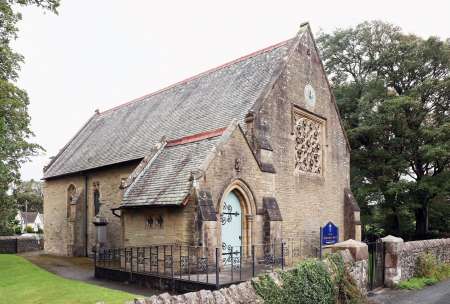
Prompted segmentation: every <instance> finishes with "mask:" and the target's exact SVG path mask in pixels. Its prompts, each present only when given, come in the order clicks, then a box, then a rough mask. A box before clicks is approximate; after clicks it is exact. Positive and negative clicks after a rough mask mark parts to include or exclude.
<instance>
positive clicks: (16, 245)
mask: <svg viewBox="0 0 450 304" xmlns="http://www.w3.org/2000/svg"><path fill="white" fill-rule="evenodd" d="M43 249H44V239H40V240H39V239H36V238H34V237H15V236H12V237H11V236H2V237H0V253H21V252H28V251H37V250H43Z"/></svg>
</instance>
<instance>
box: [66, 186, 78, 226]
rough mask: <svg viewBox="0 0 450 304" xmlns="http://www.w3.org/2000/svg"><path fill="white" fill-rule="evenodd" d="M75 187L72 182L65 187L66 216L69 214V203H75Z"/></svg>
mask: <svg viewBox="0 0 450 304" xmlns="http://www.w3.org/2000/svg"><path fill="white" fill-rule="evenodd" d="M76 194H77V188H75V186H74V185H73V184H71V185H70V186H69V188H67V218H70V216H71V214H70V213H71V205H72V204H75V203H76Z"/></svg>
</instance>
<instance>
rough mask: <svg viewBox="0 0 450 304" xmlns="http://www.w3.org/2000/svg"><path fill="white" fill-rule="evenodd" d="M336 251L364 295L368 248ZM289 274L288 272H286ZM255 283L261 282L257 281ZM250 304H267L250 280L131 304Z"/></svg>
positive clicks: (355, 245) (357, 245)
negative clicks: (217, 288)
mask: <svg viewBox="0 0 450 304" xmlns="http://www.w3.org/2000/svg"><path fill="white" fill-rule="evenodd" d="M336 245H338V246H336V247H334V249H333V251H337V252H339V253H340V254H341V255H342V257H343V259H344V262H345V264H346V266H347V267H349V270H350V274H351V275H352V277H353V278H354V279H355V280H356V282H357V284H358V287H359V288H360V289H361V290H362V291H363V292H364V293H365V292H366V290H367V279H368V259H367V258H368V256H367V245H365V244H363V243H361V242H357V241H350V242H343V243H339V244H336ZM287 271H289V270H287ZM269 275H270V276H271V277H272V278H273V280H274V281H275V282H280V278H279V275H278V274H277V273H276V272H274V273H271V274H269ZM253 280H258V279H257V278H254V279H253ZM164 303H167V304H169V303H170V304H181V303H186V304H248V303H256V304H259V303H264V300H263V299H261V297H259V296H258V295H257V293H256V291H255V289H254V288H253V285H252V281H247V282H244V283H241V284H238V285H231V286H230V287H227V288H222V289H219V290H214V291H210V290H200V291H197V292H190V293H185V294H182V295H170V294H169V293H163V294H160V295H155V296H152V297H150V298H145V299H140V300H134V301H133V302H129V304H164Z"/></svg>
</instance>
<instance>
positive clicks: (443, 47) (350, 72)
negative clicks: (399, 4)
mask: <svg viewBox="0 0 450 304" xmlns="http://www.w3.org/2000/svg"><path fill="white" fill-rule="evenodd" d="M318 43H319V48H320V49H321V51H322V55H323V58H324V62H325V68H326V70H327V72H328V74H329V75H330V78H331V82H332V86H333V89H334V93H335V97H336V101H337V103H338V106H339V109H340V112H341V115H342V118H343V120H344V124H345V128H346V130H347V133H348V136H349V140H350V144H351V147H352V154H351V157H352V159H351V161H352V163H351V164H352V169H351V170H352V171H351V174H352V189H353V191H354V193H355V195H356V197H357V199H358V200H359V202H360V203H361V205H362V206H361V207H362V211H363V213H364V215H365V219H368V218H370V216H371V213H373V212H374V210H376V209H380V208H381V209H383V210H384V211H385V212H384V214H385V215H386V216H385V217H384V221H385V222H384V227H385V228H388V229H387V230H390V231H388V232H392V233H396V234H404V232H405V231H402V228H403V227H402V226H403V225H402V224H401V223H402V218H401V215H402V214H408V213H412V214H413V218H414V222H415V236H416V237H422V236H424V235H426V234H427V233H428V229H429V222H428V221H429V220H428V219H429V209H430V205H431V204H432V202H433V201H434V199H435V198H436V197H437V196H440V197H448V196H449V193H450V170H449V169H450V119H449V109H450V45H449V41H448V40H447V41H442V40H441V39H439V38H437V37H430V38H428V39H422V38H420V37H417V36H415V35H406V34H404V33H402V31H401V29H400V28H399V27H396V26H394V25H391V24H388V23H383V22H379V21H373V22H364V23H361V24H359V25H357V26H356V27H354V28H348V29H338V30H336V31H335V32H333V33H331V34H320V36H319V39H318ZM386 211H387V212H386ZM389 217H390V218H389ZM406 217H408V216H406ZM388 221H390V223H388Z"/></svg>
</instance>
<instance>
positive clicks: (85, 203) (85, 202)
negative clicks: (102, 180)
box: [84, 174, 88, 256]
mask: <svg viewBox="0 0 450 304" xmlns="http://www.w3.org/2000/svg"><path fill="white" fill-rule="evenodd" d="M84 254H85V256H88V176H87V175H86V174H84Z"/></svg>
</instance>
